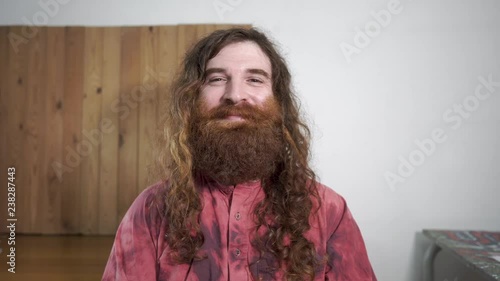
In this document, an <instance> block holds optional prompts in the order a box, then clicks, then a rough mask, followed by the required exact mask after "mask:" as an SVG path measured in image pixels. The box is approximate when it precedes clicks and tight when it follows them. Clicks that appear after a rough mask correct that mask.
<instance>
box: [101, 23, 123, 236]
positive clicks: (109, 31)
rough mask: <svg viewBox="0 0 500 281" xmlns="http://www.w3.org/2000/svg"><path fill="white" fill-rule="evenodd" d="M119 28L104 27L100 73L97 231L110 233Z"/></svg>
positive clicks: (113, 224)
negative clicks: (99, 160) (100, 104)
mask: <svg viewBox="0 0 500 281" xmlns="http://www.w3.org/2000/svg"><path fill="white" fill-rule="evenodd" d="M120 44H121V29H120V28H119V27H107V28H104V45H103V73H102V79H103V80H102V87H103V92H102V107H101V111H102V119H101V126H100V128H101V132H102V133H103V139H102V144H101V151H100V153H101V173H100V179H99V180H100V181H99V234H114V233H115V232H116V229H117V223H118V222H117V199H118V198H117V194H118V127H119V122H118V111H117V110H113V104H116V103H118V102H119V99H120V58H121V54H120V51H121V48H120Z"/></svg>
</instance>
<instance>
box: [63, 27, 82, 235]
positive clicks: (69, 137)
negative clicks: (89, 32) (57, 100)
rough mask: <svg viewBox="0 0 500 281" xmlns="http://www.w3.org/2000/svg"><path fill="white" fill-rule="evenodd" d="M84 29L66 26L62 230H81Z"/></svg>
mask: <svg viewBox="0 0 500 281" xmlns="http://www.w3.org/2000/svg"><path fill="white" fill-rule="evenodd" d="M84 45H85V28H84V27H67V28H66V48H65V56H66V58H65V67H64V71H65V73H64V81H65V83H64V106H63V116H64V119H63V122H64V132H63V147H64V161H63V163H62V165H64V167H65V168H64V169H62V168H61V178H62V194H61V200H62V203H61V209H62V210H63V211H62V214H61V220H62V227H63V229H62V231H61V232H62V233H67V234H75V233H80V211H81V208H82V204H81V192H82V190H81V182H80V164H81V161H82V158H83V157H82V155H81V153H80V148H81V146H79V144H80V142H81V140H82V109H83V72H84Z"/></svg>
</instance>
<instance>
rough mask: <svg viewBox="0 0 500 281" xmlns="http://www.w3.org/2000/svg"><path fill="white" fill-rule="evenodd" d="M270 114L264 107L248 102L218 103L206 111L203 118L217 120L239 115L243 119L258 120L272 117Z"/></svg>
mask: <svg viewBox="0 0 500 281" xmlns="http://www.w3.org/2000/svg"><path fill="white" fill-rule="evenodd" d="M270 115H272V114H270V112H269V110H266V108H259V107H257V106H253V105H250V104H248V103H244V104H241V105H233V104H223V105H220V106H218V107H216V108H213V109H211V110H210V111H208V112H207V113H206V115H205V118H206V120H217V119H224V118H226V117H228V116H240V117H241V118H243V119H245V120H250V121H254V122H260V121H265V120H269V119H270V118H271V117H272V116H270Z"/></svg>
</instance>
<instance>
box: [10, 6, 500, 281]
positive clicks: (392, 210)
mask: <svg viewBox="0 0 500 281" xmlns="http://www.w3.org/2000/svg"><path fill="white" fill-rule="evenodd" d="M42 1H48V0H42ZM51 1H54V0H51ZM59 1H60V2H61V3H62V2H67V4H64V5H62V4H61V5H59V7H58V11H57V13H54V14H53V15H50V16H49V17H48V18H49V20H48V24H49V25H154V24H177V23H251V24H254V25H255V26H257V27H261V28H262V29H264V30H266V31H268V32H269V33H270V34H271V36H272V37H274V38H275V39H276V41H278V42H279V43H280V44H281V46H282V49H283V52H284V54H285V55H286V57H287V59H288V61H289V63H290V67H291V69H292V71H293V74H294V79H295V85H296V89H297V91H298V92H299V93H300V96H301V98H302V101H303V105H304V108H305V109H306V111H307V113H308V117H309V119H310V120H311V121H312V123H313V129H314V147H313V148H314V157H315V158H314V166H315V167H316V168H317V171H318V174H319V175H320V177H321V180H322V182H324V183H325V184H327V185H329V186H331V187H332V188H334V189H335V190H337V191H338V192H339V193H341V194H342V195H344V197H345V198H346V199H347V201H348V203H349V205H350V208H351V210H352V212H353V213H354V215H355V217H356V219H357V221H358V223H359V225H360V228H361V230H362V232H363V234H364V237H365V240H366V244H367V247H368V251H369V255H370V258H371V261H372V264H373V266H374V269H375V272H376V274H377V276H378V278H379V280H394V281H401V280H415V281H417V280H420V279H421V273H420V267H419V266H420V261H421V258H422V252H423V250H424V248H425V246H426V240H425V239H424V238H423V237H421V236H419V235H417V233H418V232H419V231H420V230H421V229H423V228H443V229H444V228H450V229H484V230H500V204H499V203H498V200H499V198H500V196H499V194H500V186H499V182H500V168H499V162H500V149H499V148H498V145H499V143H500V133H499V130H498V129H499V125H500V111H499V110H498V109H499V108H500V85H499V84H498V82H500V52H499V50H500V31H499V27H500V17H499V16H498V15H499V14H500V2H498V1H494V0H475V1H466V0H454V1H452V0H446V1H436V0H434V1H430V0H427V1H411V0H401V2H399V6H398V5H397V2H393V5H396V8H393V9H392V12H393V14H392V17H391V21H390V23H388V24H387V26H385V27H382V28H380V30H379V31H380V33H379V34H378V35H374V37H373V38H372V39H371V41H370V42H369V44H368V45H367V46H365V47H363V46H361V45H359V44H358V45H357V46H360V48H359V53H356V54H353V55H352V56H348V57H347V56H345V55H344V54H343V52H342V50H341V48H340V45H341V44H342V42H344V43H346V44H351V45H352V46H356V45H355V43H354V37H355V36H356V34H358V32H357V31H356V29H355V28H356V27H359V28H362V29H364V27H365V25H366V24H367V23H369V22H370V21H373V19H374V18H373V15H372V12H378V11H380V10H382V9H387V6H388V4H389V3H390V1H389V0H377V1H367V0H365V1H338V0H337V1H326V0H324V1H319V0H315V1H307V2H306V1H299V0H293V1H290V0H289V1H283V0H282V1H263V0H253V1H250V0H217V1H213V0H209V1H195V0H191V1H177V2H174V1H160V0H147V1H145V0H143V1H133V0H126V1H124V0H122V1H98V0H91V1H90V0H87V1H81V0H64V1H63V0H59ZM393 1H396V0H393ZM49 2H50V1H49ZM0 3H1V4H0V5H1V6H0V24H2V25H5V24H23V23H24V21H23V19H22V18H23V17H26V18H27V19H28V20H29V21H31V22H33V21H35V20H34V17H35V18H36V17H39V16H40V13H39V14H37V12H39V11H43V10H42V8H41V6H40V5H39V4H38V1H29V2H28V1H23V2H22V3H20V1H10V0H0ZM214 3H229V5H231V4H232V5H234V7H231V9H230V10H228V11H226V12H224V13H222V14H218V13H217V11H216V9H215V8H214ZM36 21H38V22H39V21H43V18H42V17H40V18H37V19H36ZM372 31H373V32H376V31H377V30H376V29H373V30H372ZM358 43H360V42H358ZM347 58H350V59H351V61H350V63H349V62H348V59H347ZM489 75H491V76H492V80H494V81H498V82H496V83H497V84H496V85H495V86H493V88H492V89H491V90H492V91H494V92H493V93H491V94H489V96H488V97H482V98H483V100H478V99H477V98H474V92H475V90H476V87H477V86H478V85H480V82H479V80H478V77H485V78H486V79H487V77H488V76H489ZM479 94H483V95H484V94H488V92H487V90H486V89H485V88H482V89H480V91H479ZM464 100H466V101H467V102H469V104H468V105H467V108H469V109H471V110H472V111H471V112H466V113H467V114H470V116H468V117H467V118H461V117H460V118H458V117H457V116H460V115H458V114H457V113H453V112H452V114H451V115H450V116H448V118H455V119H453V120H452V119H444V118H443V114H445V113H446V112H447V110H448V109H451V110H453V106H454V105H455V104H460V103H462V102H463V101H464ZM477 101H479V103H478V104H474V102H477ZM459 119H462V123H460V124H458V123H457V122H458V120H459ZM452 126H455V127H456V129H454V128H453V127H452ZM435 129H442V131H441V132H442V134H444V135H445V137H446V140H444V142H442V143H438V144H437V145H436V148H435V149H434V150H433V151H431V153H430V156H426V157H425V158H424V159H423V163H422V164H421V165H419V166H418V167H416V168H415V171H414V172H413V174H411V175H410V176H407V177H406V176H405V177H402V178H400V179H404V182H399V183H397V184H396V185H395V186H394V187H393V188H390V186H389V184H388V183H387V181H386V179H385V174H386V173H387V172H392V173H394V174H396V175H397V174H398V165H400V163H401V160H400V159H398V157H399V156H400V155H401V156H402V157H403V158H404V159H408V158H409V155H412V156H414V157H415V158H414V159H413V161H414V162H415V161H417V162H418V160H419V159H418V157H417V156H418V154H419V152H418V151H417V150H418V146H417V145H416V144H415V141H416V140H423V139H427V138H430V137H432V132H433V131H434V130H435ZM421 155H422V154H421ZM417 164H420V163H417ZM460 280H461V279H460Z"/></svg>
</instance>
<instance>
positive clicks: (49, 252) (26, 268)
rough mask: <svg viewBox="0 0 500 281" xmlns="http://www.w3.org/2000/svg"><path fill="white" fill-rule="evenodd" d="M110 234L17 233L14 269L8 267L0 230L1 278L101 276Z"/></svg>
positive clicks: (53, 280) (77, 279) (77, 280)
mask: <svg viewBox="0 0 500 281" xmlns="http://www.w3.org/2000/svg"><path fill="white" fill-rule="evenodd" d="M113 239H114V237H113V236H24V235H19V234H18V235H17V236H16V273H15V274H12V273H9V272H8V271H7V269H8V267H9V266H8V265H7V255H8V254H9V253H8V250H9V248H10V246H8V245H7V236H6V234H0V248H1V249H2V251H1V253H0V280H2V281H11V280H12V281H17V280H23V281H24V280H26V281H28V280H29V281H31V280H33V281H35V280H37V281H38V280H41V281H44V280H50V281H63V280H64V281H69V280H71V281H80V280H82V281H83V280H85V281H87V280H89V281H90V280H101V277H102V273H103V271H104V267H105V265H106V261H107V260H108V256H109V252H110V250H111V246H112V245H113Z"/></svg>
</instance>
